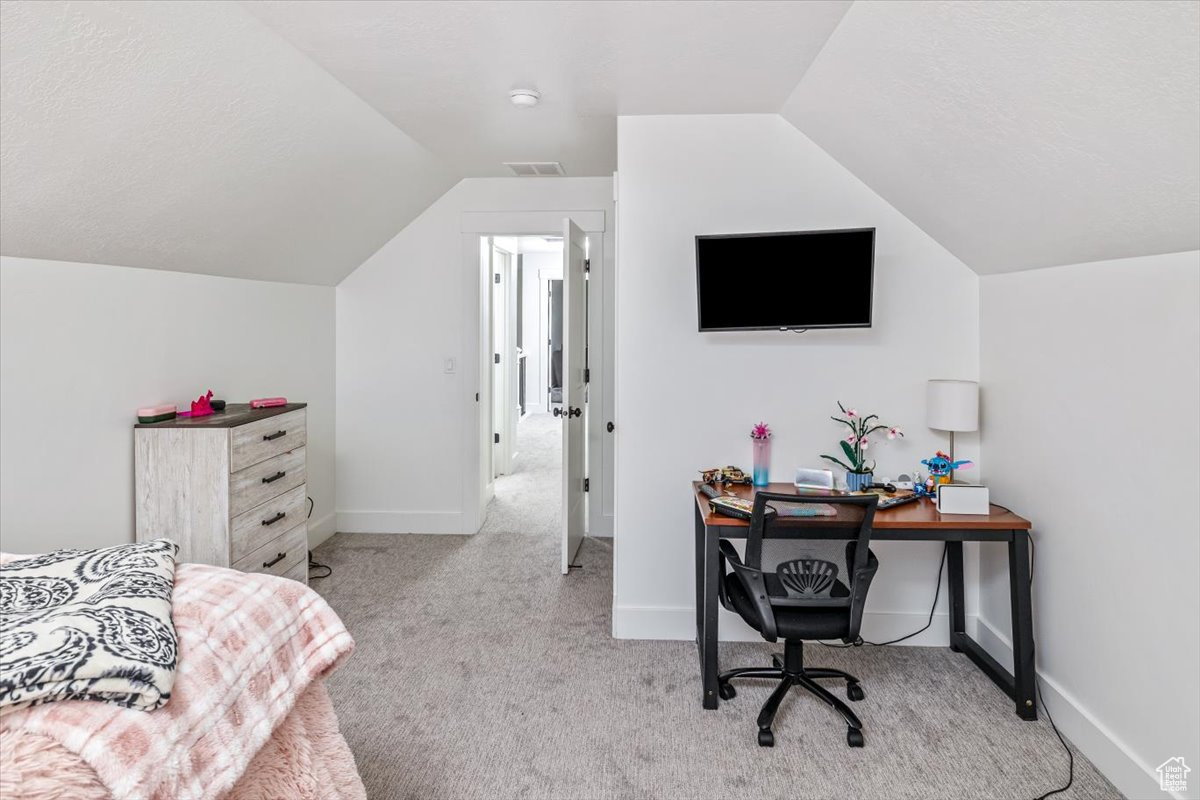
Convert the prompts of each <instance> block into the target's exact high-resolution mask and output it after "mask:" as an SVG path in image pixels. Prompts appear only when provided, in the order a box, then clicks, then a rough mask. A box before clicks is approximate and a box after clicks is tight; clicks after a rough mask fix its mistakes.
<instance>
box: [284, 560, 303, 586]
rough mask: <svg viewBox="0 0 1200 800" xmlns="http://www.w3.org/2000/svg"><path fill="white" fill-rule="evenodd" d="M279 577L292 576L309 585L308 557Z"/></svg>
mask: <svg viewBox="0 0 1200 800" xmlns="http://www.w3.org/2000/svg"><path fill="white" fill-rule="evenodd" d="M279 577H281V578H291V579H292V580H294V581H300V582H301V583H303V584H304V585H306V586H307V585H308V559H307V558H302V559H300V563H299V564H297V565H296V566H294V567H292V568H291V569H289V570H288V571H287V572H285V573H283V574H282V575H280V576H279Z"/></svg>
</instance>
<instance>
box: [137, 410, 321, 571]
mask: <svg viewBox="0 0 1200 800" xmlns="http://www.w3.org/2000/svg"><path fill="white" fill-rule="evenodd" d="M305 414H306V412H305V404H304V403H288V404H287V405H285V406H277V407H275V408H260V409H252V408H250V406H249V405H246V404H237V403H230V404H229V405H228V406H226V408H225V410H224V411H220V412H217V413H215V414H212V415H211V416H207V417H197V418H195V419H192V418H188V417H185V418H180V419H173V420H168V421H166V422H156V423H152V424H149V425H137V426H135V427H134V432H133V437H134V458H133V466H134V483H135V487H134V496H135V512H134V513H135V515H136V524H137V539H138V541H139V542H141V541H146V540H148V539H158V538H163V537H166V538H169V539H173V540H175V541H176V542H178V543H179V560H180V561H193V562H198V563H201V564H215V565H216V566H220V567H232V568H233V569H237V570H241V571H243V572H266V573H270V574H272V575H282V576H284V577H285V578H294V579H296V580H298V581H303V582H304V583H307V582H308V522H307V516H308V514H307V512H308V504H307V491H306V489H307V486H306V485H305V447H304V445H305V441H306V439H307V430H306V427H305Z"/></svg>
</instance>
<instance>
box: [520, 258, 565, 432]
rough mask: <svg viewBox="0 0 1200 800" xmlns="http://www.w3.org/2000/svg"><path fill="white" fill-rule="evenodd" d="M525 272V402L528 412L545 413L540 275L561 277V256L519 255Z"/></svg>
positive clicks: (543, 299) (546, 335)
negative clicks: (555, 272)
mask: <svg viewBox="0 0 1200 800" xmlns="http://www.w3.org/2000/svg"><path fill="white" fill-rule="evenodd" d="M521 269H522V270H524V277H523V278H522V280H523V281H524V283H523V284H522V288H523V289H524V295H525V319H524V323H525V339H524V341H525V352H526V353H528V356H527V357H526V363H525V399H526V402H527V404H528V405H527V407H528V410H529V411H530V412H531V413H539V412H548V411H549V410H550V409H549V408H547V407H546V386H547V381H548V380H549V375H548V373H547V369H548V364H547V358H546V353H547V350H546V339H547V338H549V336H550V332H549V330H548V329H547V324H548V323H547V320H546V319H545V316H546V311H545V309H546V291H545V287H544V286H543V285H542V281H541V277H540V274H541V273H542V272H545V271H547V270H549V271H554V270H557V271H558V275H559V276H560V277H561V276H562V253H561V252H560V253H540V252H539V253H525V254H524V255H522V256H521Z"/></svg>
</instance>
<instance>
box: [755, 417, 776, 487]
mask: <svg viewBox="0 0 1200 800" xmlns="http://www.w3.org/2000/svg"><path fill="white" fill-rule="evenodd" d="M750 440H751V441H752V442H753V443H754V470H753V473H754V485H755V486H766V485H767V484H768V483H770V481H771V478H770V470H771V426H770V425H768V424H767V423H765V422H760V423H758V424H757V425H755V426H754V427H753V428H751V429H750Z"/></svg>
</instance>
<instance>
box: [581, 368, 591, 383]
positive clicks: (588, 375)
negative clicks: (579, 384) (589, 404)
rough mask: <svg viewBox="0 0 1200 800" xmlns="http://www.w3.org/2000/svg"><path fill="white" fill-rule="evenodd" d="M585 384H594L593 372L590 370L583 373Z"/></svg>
mask: <svg viewBox="0 0 1200 800" xmlns="http://www.w3.org/2000/svg"><path fill="white" fill-rule="evenodd" d="M583 382H584V383H591V382H592V371H591V370H590V369H585V370H584V371H583Z"/></svg>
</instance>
